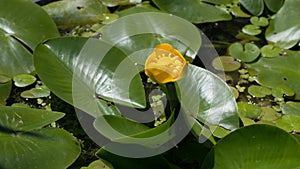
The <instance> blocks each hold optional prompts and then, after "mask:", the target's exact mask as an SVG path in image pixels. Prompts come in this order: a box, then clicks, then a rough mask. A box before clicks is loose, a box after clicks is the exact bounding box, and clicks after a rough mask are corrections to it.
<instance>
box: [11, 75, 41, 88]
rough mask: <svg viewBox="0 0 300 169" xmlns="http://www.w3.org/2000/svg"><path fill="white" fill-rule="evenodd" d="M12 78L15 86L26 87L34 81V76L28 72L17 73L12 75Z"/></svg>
mask: <svg viewBox="0 0 300 169" xmlns="http://www.w3.org/2000/svg"><path fill="white" fill-rule="evenodd" d="M13 80H14V84H15V85H16V86H17V87H26V86H29V85H31V84H33V83H34V82H35V81H36V78H35V77H34V76H32V75H29V74H19V75H16V76H14V78H13Z"/></svg>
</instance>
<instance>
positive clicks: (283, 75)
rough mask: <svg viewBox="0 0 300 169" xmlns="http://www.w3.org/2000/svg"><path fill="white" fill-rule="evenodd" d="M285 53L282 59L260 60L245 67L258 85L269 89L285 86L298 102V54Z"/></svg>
mask: <svg viewBox="0 0 300 169" xmlns="http://www.w3.org/2000/svg"><path fill="white" fill-rule="evenodd" d="M286 52H287V54H286V56H284V57H275V58H261V59H259V61H258V62H256V63H253V64H247V67H248V68H249V69H250V71H249V73H250V74H251V76H256V78H255V80H256V81H257V82H258V83H259V84H260V85H262V86H266V87H269V88H275V87H277V86H280V85H285V86H287V87H289V88H291V89H292V90H293V91H294V92H295V99H296V100H300V86H299V79H300V74H299V72H300V67H299V65H300V60H299V55H300V52H296V51H286Z"/></svg>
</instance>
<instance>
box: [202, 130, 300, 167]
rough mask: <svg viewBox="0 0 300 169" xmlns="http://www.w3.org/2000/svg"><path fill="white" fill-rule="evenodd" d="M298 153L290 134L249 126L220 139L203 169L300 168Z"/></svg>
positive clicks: (294, 140) (298, 146)
mask: <svg viewBox="0 0 300 169" xmlns="http://www.w3.org/2000/svg"><path fill="white" fill-rule="evenodd" d="M299 153H300V144H299V142H298V140H297V139H296V138H295V137H294V136H292V135H290V134H289V133H287V132H285V131H283V130H282V129H279V128H278V127H274V126H270V125H264V124H259V125H258V124H257V125H250V126H246V127H243V128H240V129H238V130H235V131H234V132H231V133H230V134H229V135H227V136H226V137H224V138H223V139H222V140H220V141H219V142H218V143H217V144H216V145H215V146H214V148H213V149H212V150H211V152H210V153H209V154H208V155H207V156H206V158H205V161H204V164H203V165H202V167H201V168H202V169H231V168H233V167H234V168H236V169H237V168H243V169H254V168H260V169H271V168H272V169H283V168H285V169H292V168H297V167H299V166H300V157H299V155H298V154H299ZM287 161H289V162H287Z"/></svg>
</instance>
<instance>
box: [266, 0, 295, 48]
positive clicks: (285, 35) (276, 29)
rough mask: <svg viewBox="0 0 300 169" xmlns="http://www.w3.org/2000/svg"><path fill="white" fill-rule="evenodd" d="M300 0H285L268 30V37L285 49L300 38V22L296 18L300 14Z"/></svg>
mask: <svg viewBox="0 0 300 169" xmlns="http://www.w3.org/2000/svg"><path fill="white" fill-rule="evenodd" d="M298 6H300V1H298V0H285V1H284V4H283V6H282V7H281V8H280V10H279V11H278V12H277V13H276V15H275V16H274V19H273V22H270V26H269V27H268V29H267V30H266V33H265V35H266V39H267V40H268V41H271V42H274V43H276V44H275V45H276V46H279V47H281V48H284V49H289V48H291V47H293V46H294V45H296V44H297V43H298V42H299V40H300V22H299V20H298V19H294V18H295V16H300V10H297V8H298Z"/></svg>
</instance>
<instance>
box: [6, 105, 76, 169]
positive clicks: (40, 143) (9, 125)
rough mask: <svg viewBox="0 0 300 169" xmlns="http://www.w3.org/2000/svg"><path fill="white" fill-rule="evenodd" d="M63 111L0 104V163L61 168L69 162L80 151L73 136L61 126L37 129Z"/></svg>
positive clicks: (18, 166)
mask: <svg viewBox="0 0 300 169" xmlns="http://www.w3.org/2000/svg"><path fill="white" fill-rule="evenodd" d="M63 115H64V114H63V113H59V112H51V111H45V110H37V109H31V108H18V107H0V139H1V144H0V148H1V152H0V167H1V168H16V169H21V168H45V169H52V168H57V169H64V168H67V166H69V165H70V164H72V163H73V162H74V161H75V159H76V158H77V157H78V155H79V153H80V146H79V143H78V142H77V140H76V139H75V138H74V137H73V136H72V135H71V134H70V133H68V132H66V131H64V130H62V129H58V128H42V129H41V127H43V126H45V125H47V124H50V123H52V122H53V121H55V120H57V119H59V118H61V117H62V116H63ZM35 129H36V130H35ZM49 152H50V153H49Z"/></svg>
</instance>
